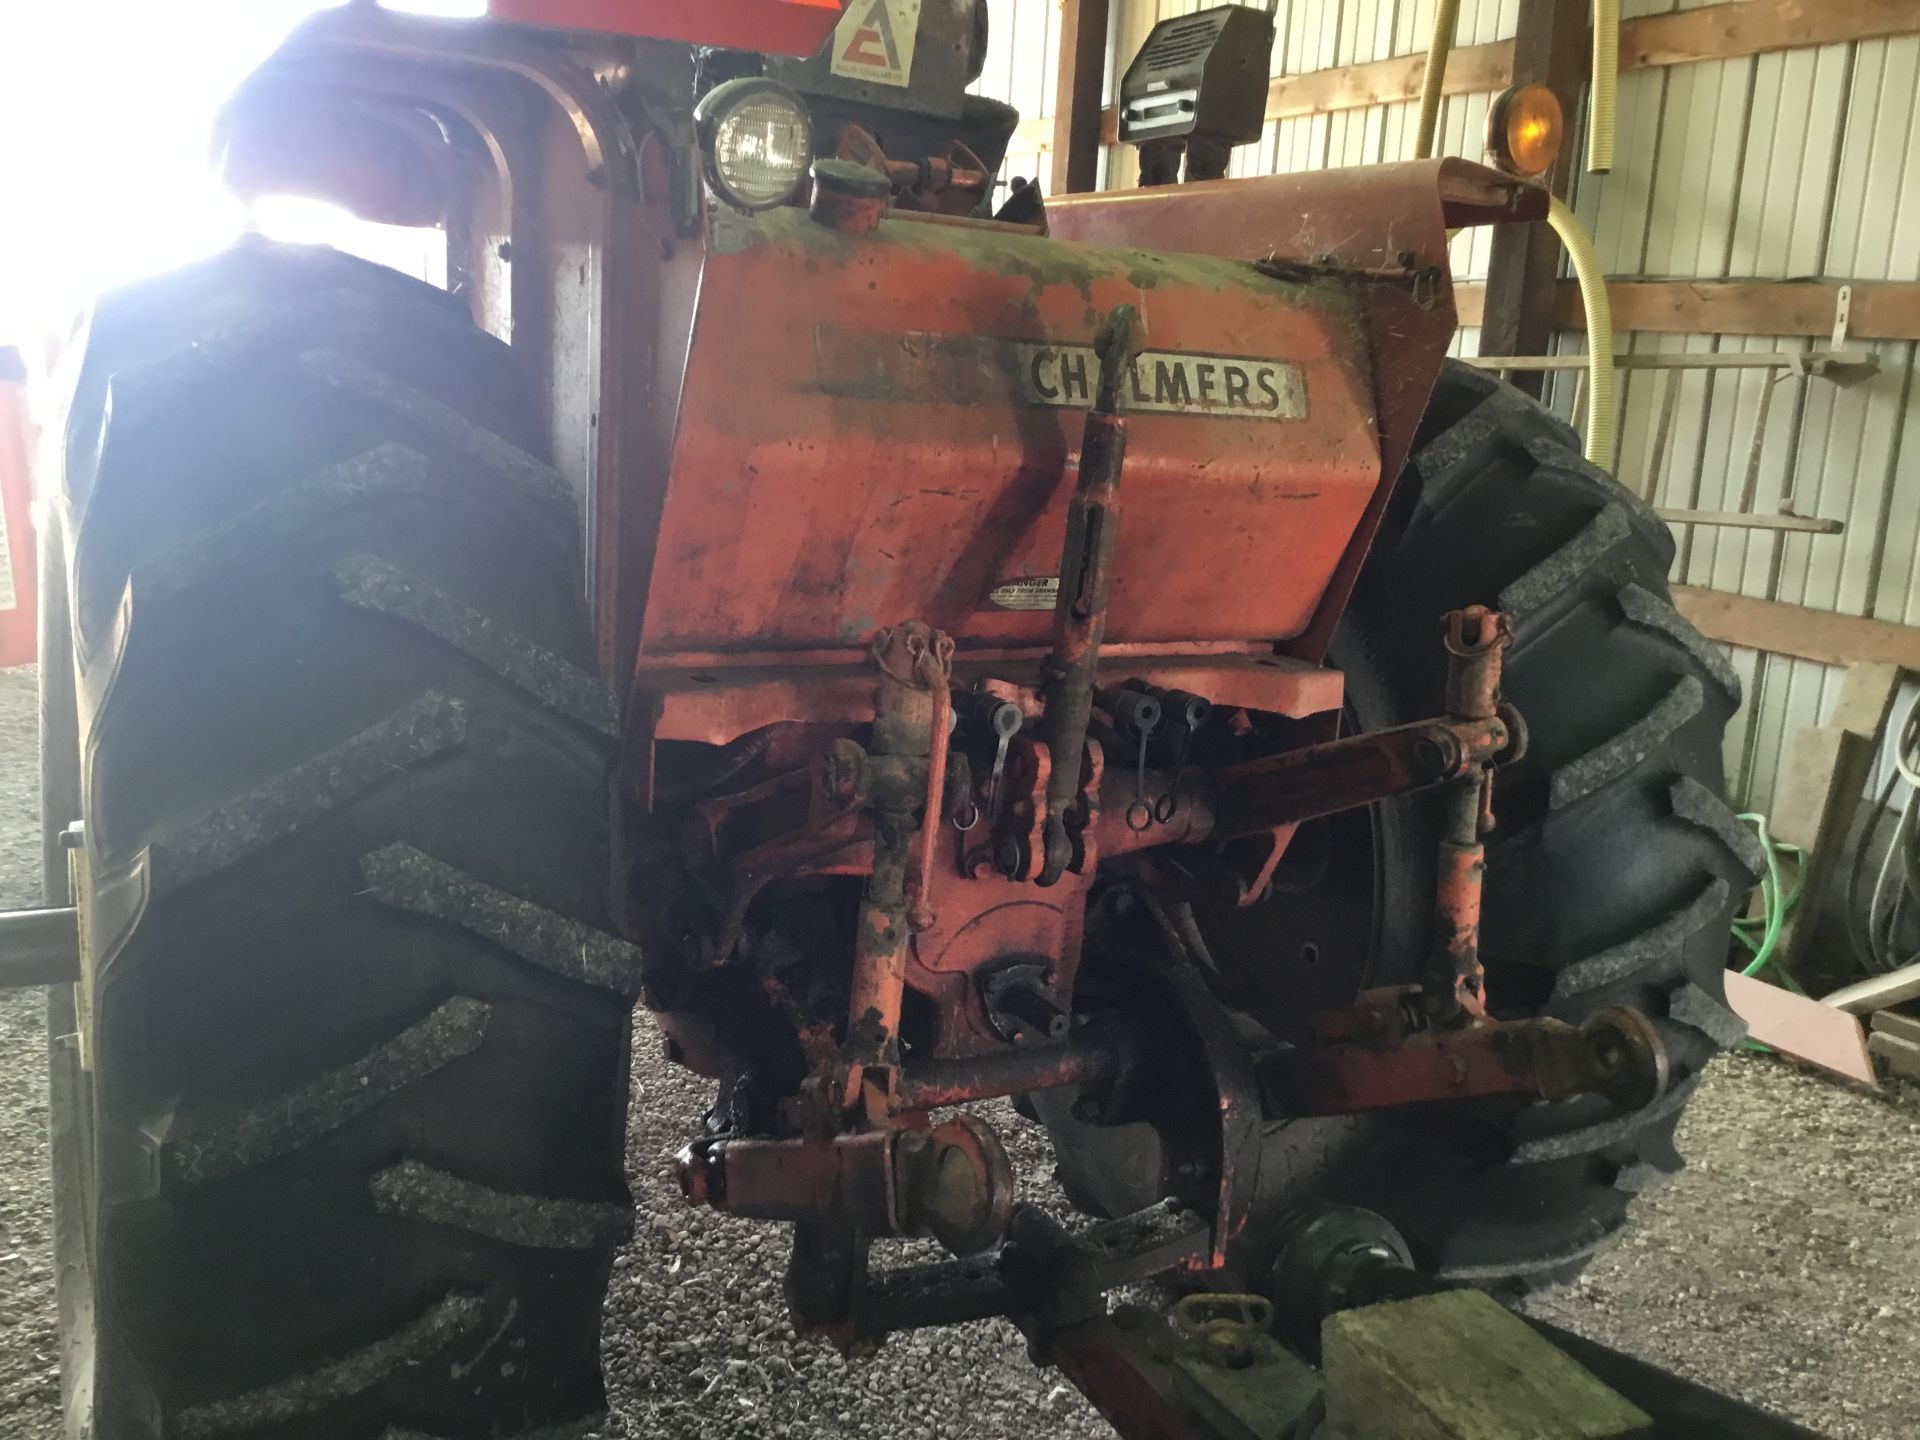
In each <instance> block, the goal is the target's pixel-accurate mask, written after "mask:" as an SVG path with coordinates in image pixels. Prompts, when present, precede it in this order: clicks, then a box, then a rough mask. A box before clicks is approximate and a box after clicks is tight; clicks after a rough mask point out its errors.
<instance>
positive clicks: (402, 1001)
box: [48, 242, 638, 1440]
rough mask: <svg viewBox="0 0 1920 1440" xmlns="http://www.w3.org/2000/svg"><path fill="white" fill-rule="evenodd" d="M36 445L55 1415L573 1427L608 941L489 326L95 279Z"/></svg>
mask: <svg viewBox="0 0 1920 1440" xmlns="http://www.w3.org/2000/svg"><path fill="white" fill-rule="evenodd" d="M65 436H66V445H65V455H66V473H65V476H64V480H63V484H62V487H61V494H60V497H59V499H60V509H61V512H62V517H61V518H62V521H63V523H64V526H65V529H66V533H67V535H68V536H69V544H68V546H67V551H68V554H67V557H66V559H67V562H68V563H67V564H65V565H64V566H58V567H56V569H57V570H58V571H63V572H64V573H58V574H56V575H55V577H54V581H53V583H54V584H56V585H62V582H64V583H63V586H62V589H61V590H60V591H59V592H58V593H59V596H60V597H61V598H63V599H64V600H65V601H67V602H70V612H71V626H70V630H69V632H68V634H69V636H70V638H71V642H72V650H71V659H72V673H73V675H74V676H75V681H76V685H75V694H76V697H77V706H76V729H77V737H76V736H75V735H74V734H73V733H72V732H71V731H70V732H69V735H68V738H67V740H66V742H65V743H66V744H69V745H71V744H73V743H74V740H75V739H76V738H77V743H78V749H79V759H80V767H79V771H80V776H81V780H82V784H81V794H80V798H81V807H80V808H81V815H82V817H83V820H84V826H83V828H82V829H81V830H80V831H79V832H77V834H76V835H75V836H74V839H75V840H76V841H77V842H78V843H77V844H76V846H75V848H74V851H73V853H74V855H75V857H76V861H77V863H76V865H75V867H74V871H75V875H76V878H77V880H78V884H77V887H76V889H77V892H78V895H77V898H78V903H79V904H80V907H81V915H82V928H83V950H84V951H85V954H84V957H83V975H82V979H81V982H80V983H79V984H78V985H77V986H75V987H73V990H72V992H71V996H70V1002H69V1003H60V1004H56V1006H55V1007H54V1013H55V1015H56V1016H61V1015H65V1016H69V1017H71V1033H70V1034H68V1035H65V1036H56V1037H54V1040H55V1048H54V1065H55V1078H56V1084H55V1088H54V1096H55V1109H56V1111H57V1112H58V1113H56V1114H55V1115H54V1116H53V1123H52V1129H53V1133H54V1136H55V1152H56V1153H55V1157H54V1159H55V1171H56V1177H57V1179H58V1182H59V1183H58V1186H57V1191H58V1193H57V1202H56V1211H57V1213H56V1231H57V1244H58V1247H59V1250H60V1254H61V1257H62V1264H61V1267H60V1287H61V1312H62V1318H63V1325H64V1328H65V1331H66V1333H65V1336H64V1355H63V1360H64V1373H65V1380H64V1387H65V1391H66V1396H65V1399H66V1408H67V1416H68V1433H69V1434H70V1435H72V1436H75V1437H80V1436H92V1437H95V1440H251V1437H259V1440H265V1437H269V1436H270V1437H272V1440H382V1437H386V1440H395V1437H429V1436H430V1437H436V1440H478V1437H482V1436H486V1437H496V1436H516V1435H526V1436H534V1435H537V1436H540V1437H542V1440H547V1437H554V1436H560V1435H574V1434H583V1433H584V1432H585V1430H586V1428H587V1427H588V1426H589V1425H590V1424H591V1423H592V1422H593V1420H594V1419H595V1418H596V1417H597V1416H598V1415H599V1414H600V1412H601V1411H602V1409H603V1406H604V1393H603V1390H602V1386H601V1376H600V1366H599V1331H600V1309H601V1303H602V1299H603V1296H604V1293H605V1287H606V1281H607V1277H608V1274H609V1271H610V1268H611V1257H612V1252H613V1249H614V1247H615V1246H616V1245H617V1244H618V1243H619V1242H620V1241H621V1239H622V1238H623V1237H624V1236H625V1234H626V1233H627V1231H628V1229H629V1226H630V1223H631V1221H630V1215H631V1210H630V1206H629V1200H628V1196H627V1192H626V1188H625V1182H624V1178H623V1158H624V1156H623V1139H624V1129H625V1116H626V1084H627V1080H626V1066H627V1037H628V1026H629V1017H630V1014H631V1008H632V1002H633V999H634V996H635V994H636V992H637V990H638V970H637V956H636V954H635V952H634V951H633V949H632V948H631V947H630V946H629V945H628V944H627V943H626V942H624V941H623V940H621V939H619V938H617V937H616V935H615V934H614V933H612V932H613V930H614V928H615V927H614V920H613V908H612V903H611V897H612V895H613V893H614V891H613V876H614V874H615V870H614V860H613V856H612V855H611V853H610V846H611V840H610V835H611V828H612V827H611V807H612V801H611V798H610V797H611V788H610V784H609V764H610V760H609V757H610V754H611V749H612V734H613V730H614V713H613V706H612V704H611V701H610V699H609V696H608V694H607V692H606V690H605V689H604V688H603V686H602V685H601V683H600V682H599V680H598V678H597V677H596V676H595V675H594V673H593V670H592V665H593V661H592V649H591V643H590V640H591V637H590V634H589V629H588V625H587V622H586V616H585V606H584V603H583V600H582V594H581V574H582V569H581V552H580V523H579V516H578V514H577V507H576V504H575V501H574V498H573V496H572V495H571V493H570V492H569V491H568V489H567V487H566V486H565V484H564V483H563V482H562V481H561V479H560V477H559V476H558V475H557V474H555V473H554V472H553V471H552V470H551V469H550V468H548V467H547V466H546V465H544V464H543V463H541V462H540V460H538V459H537V458H536V456H537V454H538V452H539V449H540V440H539V432H538V427H537V425H536V423H535V421H534V418H533V415H532V412H531V410H530V408H529V405H528V402H527V399H526V396H525V389H524V386H523V384H522V381H521V379H520V377H519V376H518V375H517V373H516V370H515V362H514V360H513V358H512V357H511V356H510V355H509V353H508V352H507V350H506V349H505V347H504V346H501V345H499V344H498V343H497V342H495V341H493V340H491V339H489V338H488V337H486V336H484V335H482V334H480V333H479V332H478V331H476V330H475V329H474V328H473V327H472V326H471V325H470V324H469V323H468V321H467V319H466V316H465V315H464V313H463V312H462V310H461V308H460V307H459V306H458V305H457V304H456V303H455V302H453V301H452V300H451V299H450V298H449V297H447V296H445V295H442V294H440V293H439V292H437V291H434V290H432V289H430V288H428V287H425V286H422V285H419V284H417V283H415V282H413V281H410V280H407V279H404V278H403V277H400V276H398V275H396V274H394V273H392V272H389V271H384V270H381V269H379V268H378V267H374V266H371V265H366V264H364V263H362V262H359V261H356V260H352V259H348V258H346V257H343V256H340V255H337V254H334V253H332V252H330V251H315V250H306V249H294V248H289V247H279V246H272V245H267V244H264V243H252V242H250V243H247V244H245V245H242V246H241V247H239V248H238V249H236V250H234V251H232V252H230V253H228V254H226V255H224V256H221V257H219V258H217V259H215V260H212V261H209V262H207V263H205V264H202V265H200V266H197V267H195V268H193V269H191V270H188V271H184V272H182V273H180V274H177V275H174V276H171V277H168V278H165V279H162V280H159V281H155V282H152V283H150V284H147V285H144V286H141V287H138V288H136V289H133V290H131V291H128V292H126V293H124V294H121V295H119V296H116V297H113V298H110V299H109V300H107V301H105V302H103V304H102V306H101V308H100V311H99V313H98V315H97V317H96V319H95V321H94V324H93V327H92V330H91V332H90V335H89V338H88V348H87V350H86V351H85V358H84V362H83V365H82V368H81V370H80V372H79V375H78V380H77V386H76V389H75V391H74V394H73V396H72V399H71V403H70V412H69V415H68V419H67V425H66V430H65ZM48 663H49V664H50V665H53V664H57V663H58V658H57V657H55V656H51V655H50V656H49V659H48ZM57 689H58V687H57V686H50V691H51V692H53V693H57ZM58 708H59V707H58V706H53V707H51V708H50V711H49V714H50V715H53V714H54V713H55V712H56V711H57V710H58ZM60 729H61V727H60V725H58V724H54V723H50V724H49V727H48V737H49V743H50V744H52V745H55V746H58V745H60V744H61V743H62V742H61V739H60ZM68 758H69V757H66V756H62V755H58V754H51V755H49V756H48V763H49V767H50V771H52V770H53V769H54V767H57V766H58V765H59V764H61V763H62V762H63V761H64V760H66V759H68Z"/></svg>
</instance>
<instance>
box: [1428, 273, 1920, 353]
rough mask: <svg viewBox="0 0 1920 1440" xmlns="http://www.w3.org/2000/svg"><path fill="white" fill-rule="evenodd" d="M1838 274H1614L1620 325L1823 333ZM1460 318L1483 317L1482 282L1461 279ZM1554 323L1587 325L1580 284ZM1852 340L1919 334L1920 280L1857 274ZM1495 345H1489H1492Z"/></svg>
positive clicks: (1566, 292) (1562, 295) (1560, 295)
mask: <svg viewBox="0 0 1920 1440" xmlns="http://www.w3.org/2000/svg"><path fill="white" fill-rule="evenodd" d="M1841 283H1842V282H1840V281H1838V280H1610V281H1608V282H1607V298H1608V299H1609V300H1611V301H1612V303H1613V328H1614V329H1615V330H1616V331H1630V330H1644V331H1648V332H1652V333H1655V334H1664V335H1817V336H1827V335H1831V334H1832V333H1833V312H1834V306H1835V304H1836V303H1837V302H1838V300H1839V295H1840V285H1841ZM1453 299H1454V306H1455V308H1456V309H1457V310H1458V311H1459V315H1460V323H1461V324H1462V325H1467V326H1472V325H1478V324H1480V323H1481V321H1482V318H1483V317H1484V315H1485V313H1486V287H1485V286H1484V285H1456V286H1455V287H1454V291H1453ZM1554 325H1555V326H1556V328H1558V329H1562V330H1581V329H1584V328H1585V326H1586V319H1585V316H1584V315H1583V313H1582V312H1581V309H1580V288H1579V286H1578V285H1576V284H1575V283H1574V282H1573V281H1571V280H1563V281H1561V282H1560V283H1559V284H1558V286H1557V287H1556V289H1555V293H1554ZM1847 335H1848V337H1849V338H1850V339H1852V340H1920V283H1915V282H1913V281H1907V280H1892V281H1871V280H1868V281H1855V282H1853V304H1852V312H1851V315H1850V317H1849V320H1848V324H1847ZM1489 353H1491V352H1489Z"/></svg>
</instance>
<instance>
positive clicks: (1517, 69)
mask: <svg viewBox="0 0 1920 1440" xmlns="http://www.w3.org/2000/svg"><path fill="white" fill-rule="evenodd" d="M1589 10H1590V6H1589V3H1588V0H1529V3H1527V4H1525V5H1522V6H1521V7H1520V28H1519V30H1518V31H1517V32H1516V33H1515V35H1514V37H1513V83H1514V84H1515V85H1532V84H1540V85H1548V86H1551V87H1552V89H1553V93H1554V94H1555V95H1557V96H1559V97H1560V108H1561V110H1563V111H1564V112H1565V114H1566V117H1567V127H1568V129H1567V134H1566V136H1565V138H1564V139H1563V140H1562V141H1561V144H1560V159H1559V160H1558V162H1556V163H1555V165H1554V167H1553V171H1552V173H1551V174H1550V175H1549V176H1548V177H1547V179H1548V183H1549V184H1550V185H1551V186H1552V187H1553V193H1554V194H1556V195H1558V196H1559V197H1560V198H1561V199H1562V200H1564V199H1566V198H1567V185H1568V181H1569V180H1570V179H1571V178H1572V175H1573V166H1574V163H1575V160H1576V158H1577V157H1578V156H1579V154H1580V152H1581V149H1582V146H1581V145H1580V142H1579V139H1578V137H1577V136H1576V135H1575V134H1574V133H1573V127H1574V125H1575V123H1576V122H1577V119H1578V116H1579V109H1580V91H1581V87H1582V86H1583V85H1584V84H1585V82H1586V78H1587V67H1588V65H1589V63H1590V56H1591V45H1590V36H1589V31H1588V28H1587V23H1588V14H1589ZM1559 267H1560V242H1559V240H1557V239H1556V238H1555V237H1554V233H1553V231H1552V230H1551V229H1549V228H1548V227H1547V223H1546V222H1545V221H1544V220H1542V221H1539V222H1537V223H1535V224H1532V225H1502V226H1499V227H1497V228H1496V229H1495V230H1494V232H1493V253H1492V256H1491V259H1490V262H1489V264H1488V269H1487V301H1486V311H1485V314H1484V316H1483V318H1482V319H1481V322H1480V353H1481V354H1482V355H1544V354H1546V353H1547V345H1548V343H1549V341H1551V340H1552V338H1553V292H1554V281H1555V279H1556V278H1557V277H1558V275H1559ZM1544 379H1545V377H1544V376H1542V375H1541V374H1540V373H1539V372H1538V371H1519V372H1516V373H1515V376H1514V383H1515V384H1516V385H1518V386H1520V387H1521V388H1522V389H1523V390H1526V391H1528V392H1529V393H1530V394H1533V395H1538V394H1539V393H1540V391H1541V385H1542V382H1543V380H1544Z"/></svg>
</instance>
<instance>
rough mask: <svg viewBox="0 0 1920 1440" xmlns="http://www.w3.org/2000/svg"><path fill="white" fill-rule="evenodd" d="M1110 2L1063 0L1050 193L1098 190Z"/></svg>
mask: <svg viewBox="0 0 1920 1440" xmlns="http://www.w3.org/2000/svg"><path fill="white" fill-rule="evenodd" d="M1108 3H1109V0H1058V4H1059V6H1060V76H1059V85H1058V86H1057V87H1056V89H1055V92H1054V102H1053V173H1052V178H1051V183H1050V184H1049V185H1048V187H1047V193H1048V194H1050V195H1068V194H1072V193H1074V192H1076V191H1086V190H1091V189H1093V188H1094V185H1095V184H1096V183H1098V180H1099V175H1100V100H1101V95H1100V90H1101V87H1102V86H1103V85H1104V84H1105V83H1106V78H1107V10H1108Z"/></svg>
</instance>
